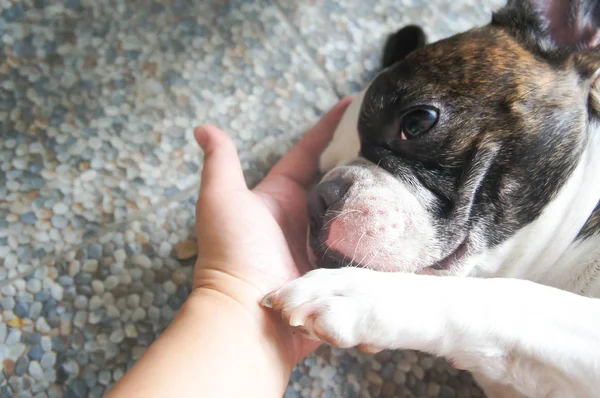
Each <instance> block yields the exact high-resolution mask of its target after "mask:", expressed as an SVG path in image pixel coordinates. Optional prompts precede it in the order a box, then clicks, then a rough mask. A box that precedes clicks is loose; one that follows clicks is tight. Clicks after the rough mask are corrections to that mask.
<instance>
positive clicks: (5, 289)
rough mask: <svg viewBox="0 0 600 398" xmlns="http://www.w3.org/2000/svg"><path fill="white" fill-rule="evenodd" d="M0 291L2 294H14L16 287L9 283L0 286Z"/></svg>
mask: <svg viewBox="0 0 600 398" xmlns="http://www.w3.org/2000/svg"><path fill="white" fill-rule="evenodd" d="M0 293H2V295H4V296H14V295H16V294H17V289H16V288H15V287H14V286H13V285H12V284H11V285H6V286H3V287H2V288H0Z"/></svg>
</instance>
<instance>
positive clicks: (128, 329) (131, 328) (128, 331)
mask: <svg viewBox="0 0 600 398" xmlns="http://www.w3.org/2000/svg"><path fill="white" fill-rule="evenodd" d="M132 320H133V319H132ZM134 322H135V321H134ZM124 331H125V337H127V338H128V339H134V338H136V337H137V336H138V333H137V329H136V328H135V325H134V324H133V323H127V324H126V325H125V328H124Z"/></svg>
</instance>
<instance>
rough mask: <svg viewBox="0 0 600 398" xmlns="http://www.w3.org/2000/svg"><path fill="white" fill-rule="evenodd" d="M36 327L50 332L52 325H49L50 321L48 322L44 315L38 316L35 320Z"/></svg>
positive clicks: (39, 330)
mask: <svg viewBox="0 0 600 398" xmlns="http://www.w3.org/2000/svg"><path fill="white" fill-rule="evenodd" d="M35 328H36V329H37V331H38V332H40V333H49V332H50V330H51V328H50V325H48V322H46V318H44V317H40V318H38V320H37V321H36V322H35Z"/></svg>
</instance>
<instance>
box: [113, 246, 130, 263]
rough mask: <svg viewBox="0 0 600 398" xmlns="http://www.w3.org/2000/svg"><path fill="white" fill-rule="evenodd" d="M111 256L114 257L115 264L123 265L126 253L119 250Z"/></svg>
mask: <svg viewBox="0 0 600 398" xmlns="http://www.w3.org/2000/svg"><path fill="white" fill-rule="evenodd" d="M113 256H114V258H115V261H116V262H118V263H123V262H125V259H126V258H127V253H125V250H123V249H119V250H115V252H114V253H113Z"/></svg>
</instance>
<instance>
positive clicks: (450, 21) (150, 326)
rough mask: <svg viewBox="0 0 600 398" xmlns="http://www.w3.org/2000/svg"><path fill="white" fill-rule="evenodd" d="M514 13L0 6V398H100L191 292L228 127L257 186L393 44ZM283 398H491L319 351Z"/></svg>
mask: <svg viewBox="0 0 600 398" xmlns="http://www.w3.org/2000/svg"><path fill="white" fill-rule="evenodd" d="M498 5H499V0H489V1H476V0H459V1H450V0H440V1H437V2H435V4H433V3H432V2H425V1H422V0H399V1H391V0H385V1H376V2H364V1H359V0H339V1H332V0H311V1H306V2H293V1H290V0H279V1H275V0H259V1H244V0H237V1H221V0H202V1H194V0H127V1H125V0H98V1H95V0H64V1H59V0H25V1H19V0H0V370H1V371H0V397H12V396H18V397H21V396H23V397H29V396H36V397H60V396H66V397H87V396H90V397H99V396H102V394H103V393H104V392H105V391H106V390H107V388H109V387H110V385H112V384H113V383H114V382H115V381H117V380H118V379H119V378H120V377H121V376H122V375H123V373H124V372H125V371H126V369H127V368H128V367H129V366H131V364H132V363H133V362H134V361H135V360H136V359H137V358H139V356H140V355H141V354H142V353H143V352H144V350H145V349H146V347H148V345H149V344H150V343H151V342H152V341H153V340H154V339H155V338H156V337H157V336H158V335H159V334H160V332H161V331H162V330H163V329H164V327H165V326H166V325H167V324H168V323H169V321H170V320H171V319H172V317H173V315H174V314H175V312H176V311H177V309H178V308H179V307H180V305H181V303H182V302H183V300H185V298H186V296H187V294H188V293H189V285H188V284H187V281H188V280H189V279H190V278H189V277H190V274H191V269H192V268H191V263H190V261H193V260H180V259H178V257H177V255H176V253H175V252H174V250H173V248H174V246H175V245H176V244H177V243H179V242H181V241H184V240H186V239H189V238H193V236H190V234H191V233H192V229H193V228H191V226H192V225H191V223H192V222H193V203H194V195H195V191H196V190H197V187H198V182H199V172H200V168H201V156H200V154H199V151H198V149H197V147H196V145H195V144H194V143H193V141H192V127H193V126H195V125H196V124H198V123H200V122H211V123H215V124H217V125H219V126H221V127H222V128H224V129H225V130H227V131H228V132H230V133H231V134H232V135H233V137H234V139H235V141H236V143H237V145H238V148H239V149H240V154H241V156H242V159H243V164H244V167H245V170H246V173H247V178H248V181H249V183H254V182H256V181H258V180H259V179H260V178H261V177H262V176H263V175H264V173H265V172H266V171H267V170H268V169H269V167H270V166H271V165H272V164H273V163H274V161H275V160H276V159H277V158H278V157H279V156H281V154H283V153H284V152H285V150H286V149H287V148H289V147H290V146H291V145H292V143H293V142H294V141H295V140H296V139H297V138H298V137H299V136H300V134H301V133H302V132H303V131H304V130H305V129H306V128H307V127H308V126H310V125H312V124H313V123H314V122H315V121H316V120H317V118H318V117H319V116H320V115H321V114H322V113H323V112H324V111H325V110H326V109H328V108H329V106H331V105H332V104H334V103H335V102H336V100H337V97H338V96H339V95H341V94H345V93H351V92H354V91H356V90H357V89H359V88H360V87H361V86H362V85H363V84H364V82H365V81H368V80H369V79H370V78H371V77H372V76H373V75H374V74H375V72H376V70H377V67H378V63H379V57H380V50H379V49H380V47H381V45H382V43H383V40H384V38H385V35H386V34H388V33H389V32H392V31H394V30H395V29H398V28H399V27H401V26H403V25H404V24H407V23H422V24H423V25H424V27H425V28H426V30H427V31H428V32H429V34H430V36H431V37H432V38H433V39H437V38H441V37H444V36H448V35H450V34H452V33H454V32H457V31H461V30H464V29H466V28H468V27H470V26H472V25H476V24H482V23H485V21H486V20H487V19H488V18H489V10H490V7H497V6H498ZM285 396H286V397H342V396H343V397H380V396H381V397H447V398H449V397H478V396H482V393H481V392H480V391H479V389H478V388H477V387H475V386H474V385H473V382H472V380H471V378H470V376H469V375H468V374H465V373H459V372H457V371H456V370H454V369H451V368H450V367H449V366H448V365H447V364H446V363H445V362H444V361H443V360H440V359H435V358H432V357H430V356H427V355H423V354H420V353H415V352H410V351H407V352H384V353H381V354H378V355H375V356H369V355H364V354H359V353H356V352H354V351H352V350H350V351H342V350H335V349H330V348H328V347H323V348H321V349H320V350H319V351H318V352H317V353H316V354H315V355H311V356H310V357H308V358H307V359H306V360H304V361H303V362H302V363H301V364H299V366H298V367H297V368H296V370H295V371H294V373H293V374H292V378H291V380H290V384H289V387H288V390H287V391H286V394H285Z"/></svg>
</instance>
